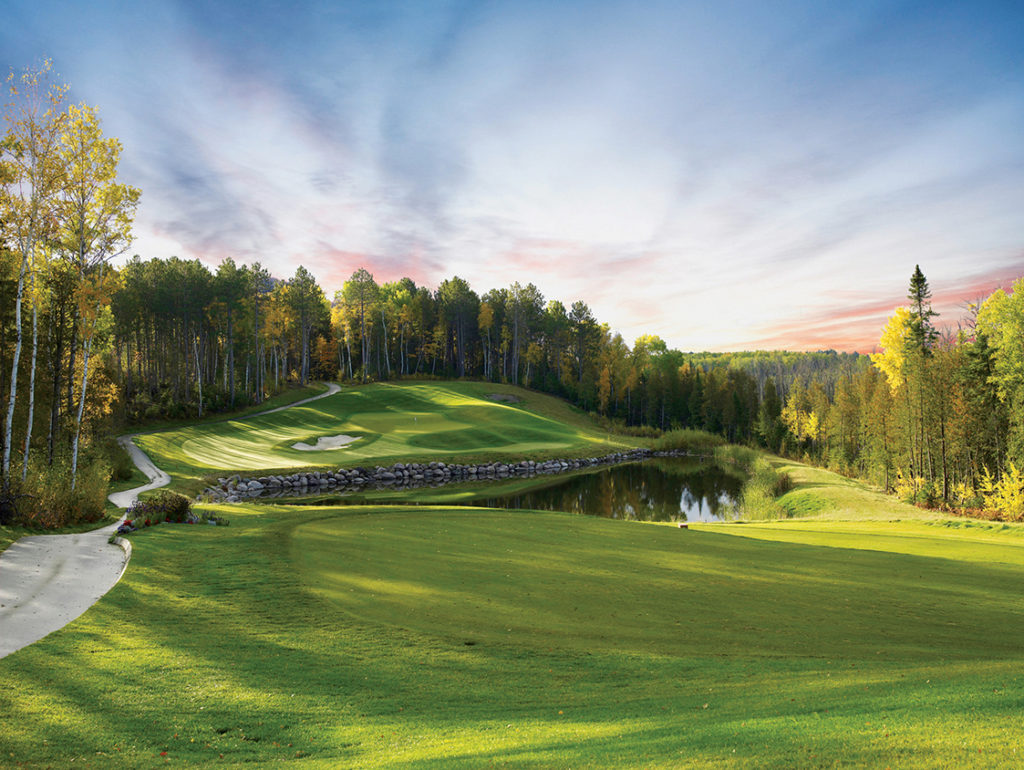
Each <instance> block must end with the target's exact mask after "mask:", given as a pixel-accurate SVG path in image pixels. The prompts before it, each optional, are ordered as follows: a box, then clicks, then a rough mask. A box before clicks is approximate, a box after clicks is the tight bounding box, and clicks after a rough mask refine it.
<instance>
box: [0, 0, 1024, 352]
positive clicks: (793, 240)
mask: <svg viewBox="0 0 1024 770" xmlns="http://www.w3.org/2000/svg"><path fill="white" fill-rule="evenodd" d="M12 18H13V20H14V22H15V24H14V26H6V25H5V28H4V29H2V30H0V50H4V51H5V52H10V53H9V54H8V55H13V56H19V57H25V56H26V55H27V54H28V53H29V52H32V53H34V52H35V51H39V52H40V53H46V52H49V53H55V54H56V53H59V54H60V55H61V57H62V60H60V59H59V60H58V69H60V70H61V71H62V72H65V74H66V75H67V77H68V79H69V80H70V81H71V82H72V84H73V86H74V88H75V95H76V98H84V99H86V100H87V101H90V102H92V103H96V104H99V105H100V106H101V114H102V115H103V117H104V120H105V129H106V130H107V131H108V132H109V133H110V134H112V135H116V136H119V137H120V138H121V139H122V141H123V142H124V144H125V154H124V158H123V162H122V170H123V174H124V176H125V178H126V181H129V182H131V183H133V184H136V185H138V186H139V187H141V188H142V190H143V200H142V204H141V208H140V211H139V216H138V221H137V222H136V227H135V230H136V233H137V235H138V240H137V243H136V249H135V250H136V251H138V252H139V253H141V254H142V255H143V256H144V257H151V256H167V255H169V254H178V255H179V256H182V257H186V258H191V257H200V258H203V259H204V260H206V261H208V262H216V261H217V260H219V259H220V258H222V257H223V256H227V255H230V256H233V257H234V258H235V259H236V260H239V261H247V262H251V261H256V260H259V261H261V262H262V263H263V264H264V265H266V266H267V267H268V268H269V269H271V271H272V272H274V273H275V274H276V275H279V276H282V277H287V276H289V275H291V274H293V273H294V270H295V268H296V267H297V265H299V264H303V265H305V266H307V267H308V268H309V269H310V270H311V271H312V272H313V273H314V274H315V275H316V276H317V277H318V278H319V279H320V280H321V282H323V283H324V284H325V285H324V289H325V291H326V292H327V293H328V294H332V293H333V291H334V290H335V289H337V288H339V287H340V285H341V283H342V282H343V281H344V280H345V279H347V277H348V276H349V275H350V274H351V272H352V271H353V270H354V269H355V268H356V267H360V266H365V267H367V268H368V269H370V270H371V272H374V274H375V275H376V276H377V277H378V280H394V279H395V278H398V277H401V276H402V275H409V276H410V277H412V278H413V279H414V280H416V281H417V283H420V284H425V285H430V286H436V285H437V284H438V283H440V281H441V280H443V279H444V278H447V277H451V276H452V275H460V276H462V277H464V278H466V279H467V280H469V281H470V283H471V285H472V286H473V288H474V289H475V290H477V291H478V292H480V293H483V292H485V291H487V290H488V289H490V288H494V287H502V286H508V285H510V284H511V283H512V282H513V281H520V282H524V283H525V282H533V283H535V284H536V285H537V286H538V287H540V288H541V290H542V291H543V292H544V294H545V295H546V296H547V297H549V298H552V299H560V300H562V301H563V302H567V303H568V302H571V301H574V300H575V299H582V300H584V301H586V302H587V303H588V304H589V305H590V306H591V307H592V309H593V310H594V312H595V314H596V315H597V317H598V318H599V319H600V320H601V321H606V322H609V323H610V324H611V325H612V327H613V328H615V329H619V330H621V331H622V332H623V334H624V336H625V337H626V338H627V339H633V338H635V337H636V336H639V335H640V334H643V333H654V334H658V335H659V336H661V337H663V338H664V339H665V340H666V341H668V343H669V344H670V345H673V346H676V347H680V348H683V349H694V350H697V349H707V348H720V349H725V348H737V347H755V346H760V345H766V346H772V347H787V348H794V347H815V348H817V347H832V348H837V349H845V348H848V347H850V346H854V347H856V348H857V349H864V346H865V345H870V344H872V341H873V339H874V338H875V337H876V336H877V333H878V329H879V328H880V326H879V325H878V324H879V321H880V319H881V321H882V322H884V314H885V313H886V312H887V309H891V307H890V306H894V304H899V303H900V301H901V292H902V289H903V287H904V286H905V285H906V281H907V279H908V276H909V274H910V272H911V271H912V269H913V265H914V264H915V263H920V264H921V266H922V268H923V269H924V270H925V272H926V274H927V275H928V276H929V277H930V278H932V279H933V285H934V287H935V291H936V307H937V308H938V307H940V305H942V303H941V302H940V301H939V297H940V295H941V296H942V297H945V296H946V293H947V292H948V293H950V296H952V294H953V293H956V292H958V291H964V292H966V293H967V294H970V293H971V292H973V290H974V289H975V288H979V289H980V288H981V282H983V280H987V278H988V277H989V276H995V275H996V274H997V273H998V271H1000V270H1004V269H1005V270H1008V271H1010V272H1012V270H1013V269H1015V267H1016V266H1018V265H1019V264H1020V261H1021V254H1022V253H1024V251H1022V249H1024V243H1022V236H1021V233H1022V232H1024V213H1022V212H1024V145H1021V143H1020V142H1019V137H1020V135H1021V131H1022V129H1024V73H1022V71H1021V69H1020V68H1019V67H1018V66H1017V58H1018V57H1019V41H1018V40H1017V39H1016V36H1015V35H1014V34H1013V32H1012V31H1013V30H1014V29H1015V28H1017V27H1015V25H1018V24H1019V21H1020V19H1021V11H1020V10H1018V9H1014V8H1010V7H1007V6H1005V4H1004V5H999V4H995V3H987V2H979V3H977V4H973V5H972V7H971V8H970V9H969V10H967V9H964V8H960V7H958V6H956V4H947V5H942V6H941V7H938V8H929V9H927V10H925V9H923V8H918V7H915V6H892V5H890V4H848V5H844V6H843V7H841V8H839V7H832V6H829V7H828V8H825V7H824V6H822V5H820V4H816V3H811V2H807V1H805V0H791V1H788V2H784V3H776V4H772V5H771V6H768V5H765V4H763V3H757V2H753V0H751V1H750V2H738V3H730V4H724V5H721V4H720V5H717V6H710V5H706V4H690V3H677V2H659V1H657V0H656V1H655V2H650V3H643V4H640V5H637V4H635V3H626V2H618V1H615V0H610V1H609V2H601V3H590V4H585V5H582V6H581V5H578V4H561V3H554V4H542V3H520V2H507V1H504V0H498V1H497V2H491V3H485V4H481V3H471V2H451V3H430V4H407V5H399V6H395V5H391V4H382V3H372V2H352V3H343V4H339V3H333V2H326V1H324V2H313V3H306V4H302V5H301V6H298V7H295V8H293V7H288V8H285V7H284V6H281V5H280V4H278V3H273V2H269V0H266V1H264V0H258V1H257V2H254V3H246V4H244V5H242V4H232V3H222V4H216V5H210V4H208V3H201V2H197V1H194V0H188V1H185V0H179V1H172V0H165V1H164V2H154V3H147V4H145V8H143V7H141V6H140V7H128V6H123V4H115V3H104V2H98V3H94V4H93V3H90V4H89V5H88V6H67V4H61V3H54V2H46V1H45V0H40V1H39V2H36V3H33V4H32V5H31V6H29V5H28V4H19V3H15V6H14V14H13V16H12ZM83 32H87V33H88V34H83ZM954 33H955V35H954ZM954 38H955V39H956V41H957V44H956V45H950V44H949V40H951V39H954ZM83 41H88V42H87V43H84V42H83ZM24 63H25V62H24V61H17V62H11V64H14V65H17V66H21V65H22V64H24ZM976 278H977V280H975V279H976ZM968 290H970V291H968ZM886 298H888V299H886ZM942 302H945V300H942ZM942 307H943V310H942V311H941V312H943V316H944V317H945V316H946V314H947V310H946V309H945V308H946V305H942ZM837 308H838V310H837ZM949 313H950V314H952V305H950V310H949Z"/></svg>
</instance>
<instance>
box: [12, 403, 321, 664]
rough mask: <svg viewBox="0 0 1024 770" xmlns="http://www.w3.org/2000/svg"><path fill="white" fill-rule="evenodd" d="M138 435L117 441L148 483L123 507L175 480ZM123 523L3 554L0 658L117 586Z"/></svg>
mask: <svg viewBox="0 0 1024 770" xmlns="http://www.w3.org/2000/svg"><path fill="white" fill-rule="evenodd" d="M340 390H341V387H340V386H338V385H336V384H334V383H329V384H328V386H327V392H326V393H321V394H319V395H316V396H312V397H310V398H304V399H302V400H301V401H296V402H295V403H294V404H288V405H286V406H282V407H278V408H276V409H268V410H267V411H265V412H259V413H258V414H250V415H246V416H245V417H243V418H240V419H249V418H251V417H258V416H259V415H261V414H270V413H272V412H280V411H282V410H284V409H290V408H292V407H294V406H300V405H302V404H308V403H309V402H310V401H316V400H317V399H321V398H326V397H327V396H332V395H334V394H335V393H337V392H338V391H340ZM231 419H239V418H231ZM136 435H139V434H132V435H124V436H120V437H118V439H117V441H118V443H119V444H120V445H121V446H123V447H124V448H125V451H127V452H128V454H129V455H131V458H132V462H134V463H135V466H136V467H137V468H138V469H139V470H140V471H142V472H143V473H145V474H146V477H147V478H149V483H148V484H144V485H143V486H141V487H136V488H135V489H126V490H124V491H123V492H114V493H113V494H111V495H109V496H108V497H107V499H108V500H110V502H112V503H113V504H114V505H116V506H118V507H119V508H127V507H128V506H130V505H131V504H132V503H133V502H135V500H136V499H138V496H139V493H140V492H146V491H148V490H150V489H157V488H159V487H163V486H166V485H167V484H169V483H170V482H171V477H170V476H168V475H167V474H166V473H164V472H163V471H162V470H160V469H159V468H157V467H156V465H155V464H154V463H153V461H152V460H151V459H149V456H148V455H147V454H146V453H145V452H143V451H142V450H141V449H139V447H137V446H136V445H135V442H134V441H133V440H132V439H134V438H135V436H136ZM120 523H121V522H120V520H118V521H117V522H116V523H114V524H110V525H109V526H106V527H103V528H102V529H95V530H93V531H92V532H82V533H79V534H75V535H33V536H31V537H23V538H21V539H20V540H19V541H18V542H16V543H14V544H13V545H12V546H10V547H9V548H8V549H7V550H6V551H4V552H3V553H0V658H2V657H4V656H6V655H9V654H10V653H12V652H14V651H15V650H20V649H21V648H22V647H27V646H28V645H30V644H32V643H33V642H37V641H39V640H40V639H42V638H43V637H44V636H46V635H47V634H50V633H53V632H54V631H56V630H58V629H60V628H63V627H64V626H66V625H67V624H68V623H70V622H71V621H72V620H74V619H75V618H77V617H78V616H79V615H81V614H82V613H83V612H85V611H86V610H87V609H89V608H90V607H91V606H92V605H93V604H95V603H96V602H97V601H98V600H99V599H100V597H101V596H103V594H105V593H106V592H107V591H109V590H110V589H111V588H113V587H114V586H115V585H116V584H117V581H118V580H120V579H121V575H123V574H124V571H125V569H126V568H127V566H128V559H129V558H131V544H130V543H128V541H127V540H124V539H123V538H121V539H120V542H121V543H122V544H121V545H114V544H112V543H109V542H107V541H108V540H109V539H110V536H111V535H112V534H114V532H115V531H116V530H117V527H118V525H119V524H120Z"/></svg>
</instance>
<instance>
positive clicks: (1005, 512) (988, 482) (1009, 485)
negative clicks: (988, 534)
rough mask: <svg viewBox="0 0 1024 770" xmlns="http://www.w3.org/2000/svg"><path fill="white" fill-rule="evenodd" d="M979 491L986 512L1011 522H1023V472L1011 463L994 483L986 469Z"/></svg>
mask: <svg viewBox="0 0 1024 770" xmlns="http://www.w3.org/2000/svg"><path fill="white" fill-rule="evenodd" d="M981 491H982V494H983V495H984V497H985V510H986V511H989V512H991V513H995V514H998V515H1000V516H1002V517H1004V518H1007V519H1010V520H1012V521H1021V520H1024V470H1019V469H1018V468H1017V466H1016V465H1014V464H1013V463H1012V462H1011V463H1009V467H1008V468H1007V469H1006V471H1005V472H1004V473H1003V477H1002V478H1001V479H999V481H996V480H995V479H993V478H992V474H990V473H989V472H988V469H986V470H985V478H984V480H983V481H982V483H981Z"/></svg>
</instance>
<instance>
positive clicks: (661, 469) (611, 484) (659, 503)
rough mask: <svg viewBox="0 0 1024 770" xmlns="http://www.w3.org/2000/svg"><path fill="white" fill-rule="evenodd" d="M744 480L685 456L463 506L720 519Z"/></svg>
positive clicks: (640, 518)
mask: <svg viewBox="0 0 1024 770" xmlns="http://www.w3.org/2000/svg"><path fill="white" fill-rule="evenodd" d="M742 485H743V482H742V481H741V480H740V479H739V478H737V477H736V476H732V475H729V474H728V473H726V472H725V471H724V470H723V469H722V468H721V467H719V466H717V465H714V464H709V463H702V462H699V461H696V460H693V459H689V458H659V459H654V460H646V461H644V462H639V463H628V464H624V465H616V466H609V467H605V468H601V469H600V470H597V471H591V472H588V473H582V474H576V475H573V476H568V477H553V478H549V479H545V481H544V482H543V483H542V484H538V485H537V486H534V487H531V488H530V489H528V490H525V491H523V490H518V491H516V492H510V493H506V494H501V493H498V492H497V491H496V490H494V489H493V487H492V489H491V491H490V492H489V493H488V494H486V495H482V496H480V497H475V498H472V499H470V500H461V501H459V502H460V503H463V504H465V505H481V506H487V507H490V508H527V509H536V510H542V511H568V512H570V513H584V514H588V515H592V516H604V517H607V518H613V519H634V520H638V521H721V520H723V519H727V518H729V512H730V510H731V506H732V504H733V503H735V502H736V500H737V498H738V497H739V494H740V489H741V487H742Z"/></svg>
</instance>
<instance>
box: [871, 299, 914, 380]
mask: <svg viewBox="0 0 1024 770" xmlns="http://www.w3.org/2000/svg"><path fill="white" fill-rule="evenodd" d="M910 327H911V314H910V308H905V307H898V308H896V311H895V312H894V313H893V315H892V316H891V317H890V318H889V321H888V322H887V323H886V325H885V328H884V329H882V337H881V339H880V340H879V341H878V344H879V347H881V348H882V352H881V353H872V354H871V363H873V364H874V365H875V366H876V367H877V368H878V369H879V371H881V372H882V373H883V374H884V375H885V378H886V380H887V381H888V383H889V389H890V390H891V391H892V392H893V394H895V393H896V391H898V390H899V389H900V386H902V384H903V380H904V371H905V368H906V365H907V340H908V339H909V338H910Z"/></svg>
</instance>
